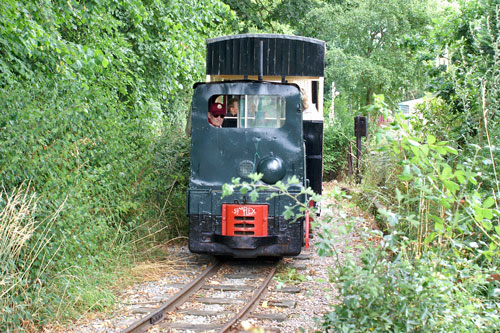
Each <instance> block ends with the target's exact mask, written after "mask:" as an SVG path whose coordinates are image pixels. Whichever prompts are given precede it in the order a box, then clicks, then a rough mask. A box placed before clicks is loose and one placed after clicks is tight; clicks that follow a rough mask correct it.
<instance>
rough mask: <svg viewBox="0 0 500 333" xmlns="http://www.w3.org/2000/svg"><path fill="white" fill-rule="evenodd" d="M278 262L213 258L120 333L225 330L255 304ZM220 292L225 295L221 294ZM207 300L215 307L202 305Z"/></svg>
mask: <svg viewBox="0 0 500 333" xmlns="http://www.w3.org/2000/svg"><path fill="white" fill-rule="evenodd" d="M280 262H281V260H269V261H262V260H260V261H258V262H257V261H256V260H245V261H236V260H233V261H220V260H216V261H214V262H212V263H211V264H210V265H209V266H208V267H207V268H206V269H205V271H203V273H202V274H201V275H200V276H198V277H197V278H196V279H195V280H193V281H192V282H191V283H189V284H188V285H186V286H185V287H184V288H183V289H182V290H181V291H179V292H178V293H177V294H175V295H174V296H172V298H170V299H169V300H168V301H167V302H166V303H165V304H163V305H161V306H160V307H159V308H158V309H156V310H155V311H153V312H152V313H150V314H149V315H147V316H145V317H143V318H141V319H139V320H138V321H136V322H135V323H133V324H132V325H131V326H129V327H128V328H126V329H125V330H123V331H122V333H129V332H133V333H136V332H147V331H148V330H149V329H150V328H152V327H156V328H159V329H160V330H161V329H165V330H168V331H169V332H170V331H171V330H176V331H177V330H178V331H185V330H190V331H193V330H194V331H215V332H228V331H229V330H230V329H231V327H232V326H233V325H234V324H236V323H237V322H238V321H239V320H243V319H244V318H245V317H246V316H247V315H248V314H249V313H250V312H251V311H252V309H253V308H254V307H255V306H257V305H258V302H259V300H260V299H261V297H262V295H263V294H264V292H265V291H266V289H267V287H268V285H269V282H270V281H271V279H272V278H273V276H274V274H275V273H276V269H277V267H278V265H279V263H280ZM221 294H222V295H225V297H220V295H221ZM205 295H206V296H205ZM217 296H219V297H217ZM206 304H212V305H214V308H215V310H206V309H204V307H203V306H204V305H206ZM221 304H224V305H225V306H221ZM196 316H203V318H206V319H205V321H204V322H203V323H194V322H193V320H192V318H193V317H196ZM190 319H191V320H190ZM186 320H187V321H189V320H190V322H187V321H186ZM207 321H208V322H207Z"/></svg>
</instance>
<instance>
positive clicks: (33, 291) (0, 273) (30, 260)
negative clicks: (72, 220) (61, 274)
mask: <svg viewBox="0 0 500 333" xmlns="http://www.w3.org/2000/svg"><path fill="white" fill-rule="evenodd" d="M63 205H64V204H63ZM63 205H61V206H60V207H59V208H58V210H57V211H56V212H55V213H54V214H53V215H52V217H51V218H50V220H49V221H48V223H42V222H43V221H38V220H37V218H36V206H37V199H36V196H35V194H34V193H31V189H30V186H29V185H27V186H26V185H24V184H22V185H21V186H20V187H18V188H16V189H15V190H14V191H13V192H12V193H6V192H5V191H2V192H1V193H0V209H1V210H0V310H1V312H0V331H2V332H3V331H11V330H18V329H19V326H21V327H25V328H27V327H31V326H32V325H33V322H34V321H36V317H37V313H38V309H40V307H39V306H38V305H39V304H38V303H39V302H41V298H40V297H38V296H39V294H40V291H41V290H42V287H43V283H42V279H40V277H41V276H42V275H43V274H44V273H45V272H46V271H47V270H48V269H49V268H50V265H51V263H52V258H47V257H44V256H42V255H41V253H42V250H43V248H44V247H45V246H46V245H47V244H48V243H49V242H50V240H51V239H52V235H51V234H50V233H49V230H50V227H51V225H52V224H53V223H54V221H55V218H56V216H57V215H58V214H59V212H60V211H61V209H62V207H63ZM42 224H43V225H44V227H43V228H40V226H41V225H42ZM56 253H57V251H56ZM56 253H54V255H55V254H56ZM35 265H36V266H37V267H38V269H36V270H35V269H32V267H33V266H35Z"/></svg>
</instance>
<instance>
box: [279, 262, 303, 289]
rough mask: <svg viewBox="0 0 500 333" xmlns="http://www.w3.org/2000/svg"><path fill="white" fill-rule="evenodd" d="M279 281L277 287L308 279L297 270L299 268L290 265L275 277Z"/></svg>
mask: <svg viewBox="0 0 500 333" xmlns="http://www.w3.org/2000/svg"><path fill="white" fill-rule="evenodd" d="M273 279H274V280H275V281H276V283H277V289H281V288H283V287H284V286H287V285H291V284H298V283H301V282H304V281H306V277H305V276H304V275H302V274H299V273H298V272H297V269H295V268H292V267H289V268H286V269H285V270H283V271H282V272H280V273H278V274H276V275H275V276H274V278H273Z"/></svg>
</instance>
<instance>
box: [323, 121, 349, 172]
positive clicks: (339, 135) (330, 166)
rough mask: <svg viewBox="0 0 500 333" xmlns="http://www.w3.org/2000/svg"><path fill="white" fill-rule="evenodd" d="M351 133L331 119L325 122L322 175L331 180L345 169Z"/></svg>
mask: <svg viewBox="0 0 500 333" xmlns="http://www.w3.org/2000/svg"><path fill="white" fill-rule="evenodd" d="M350 138H351V134H350V132H349V130H347V129H346V127H345V126H342V125H341V124H340V123H339V122H337V121H333V122H330V123H327V124H326V126H325V130H324V139H323V141H324V143H323V177H324V178H325V180H331V179H335V178H337V177H338V175H339V174H340V173H341V172H342V171H343V170H344V169H345V167H346V165H347V154H348V147H349V141H350Z"/></svg>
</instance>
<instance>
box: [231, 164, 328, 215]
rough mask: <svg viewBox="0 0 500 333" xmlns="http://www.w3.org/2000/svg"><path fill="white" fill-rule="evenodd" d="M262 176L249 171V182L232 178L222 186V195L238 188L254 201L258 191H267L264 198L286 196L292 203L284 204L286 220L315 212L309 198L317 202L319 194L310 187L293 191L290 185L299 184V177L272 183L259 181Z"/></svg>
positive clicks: (257, 196)
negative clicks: (230, 182)
mask: <svg viewBox="0 0 500 333" xmlns="http://www.w3.org/2000/svg"><path fill="white" fill-rule="evenodd" d="M262 176H263V175H262V174H261V173H251V174H249V175H248V177H249V178H250V180H251V181H250V182H241V179H240V178H233V179H232V184H224V185H223V186H222V197H223V198H224V197H225V196H228V195H231V194H232V193H233V192H234V190H236V189H238V190H239V192H240V193H241V194H247V193H248V196H249V197H250V200H251V201H253V202H255V201H256V200H257V199H258V198H259V192H267V193H270V194H269V196H268V197H267V198H266V200H269V199H272V198H275V197H277V196H286V197H288V198H290V199H292V200H291V202H292V203H293V205H291V206H285V211H284V212H282V213H283V217H284V218H285V219H286V220H291V221H297V220H298V219H300V218H303V217H304V215H305V212H306V211H308V212H309V214H311V215H312V214H315V213H316V208H315V207H309V200H312V201H314V202H318V201H319V200H320V199H321V196H320V195H319V194H316V193H314V191H313V190H312V189H311V188H310V187H303V186H300V187H299V188H300V191H297V188H295V191H294V190H292V189H291V187H294V186H296V185H299V179H298V178H297V177H296V176H295V175H294V176H292V177H291V178H289V179H287V180H286V181H285V182H282V181H281V180H280V181H278V182H277V183H276V184H274V185H269V184H265V183H263V182H261V181H260V179H261V178H262Z"/></svg>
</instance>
